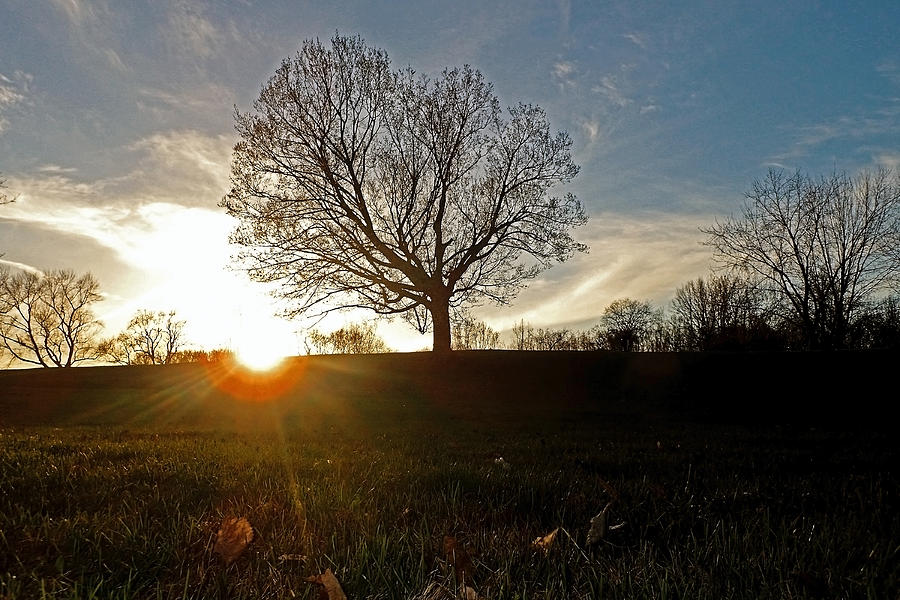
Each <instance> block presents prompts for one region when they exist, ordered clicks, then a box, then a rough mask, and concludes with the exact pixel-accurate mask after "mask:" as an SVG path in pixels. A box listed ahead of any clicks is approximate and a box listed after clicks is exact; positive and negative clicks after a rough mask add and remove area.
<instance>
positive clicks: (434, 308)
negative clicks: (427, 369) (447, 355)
mask: <svg viewBox="0 0 900 600" xmlns="http://www.w3.org/2000/svg"><path fill="white" fill-rule="evenodd" d="M431 323H432V327H433V328H434V345H433V346H432V350H433V351H434V352H441V353H444V352H450V300H449V299H447V300H443V301H441V300H437V301H434V300H433V301H432V304H431Z"/></svg>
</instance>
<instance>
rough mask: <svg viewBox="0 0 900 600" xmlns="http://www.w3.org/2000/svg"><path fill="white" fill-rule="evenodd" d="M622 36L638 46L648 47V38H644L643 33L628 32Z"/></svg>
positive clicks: (643, 48) (644, 48)
mask: <svg viewBox="0 0 900 600" xmlns="http://www.w3.org/2000/svg"><path fill="white" fill-rule="evenodd" d="M622 37H623V38H625V39H626V40H628V41H629V42H631V43H633V44H635V45H636V46H639V47H640V48H641V49H642V50H646V49H647V40H646V39H645V38H644V36H643V35H641V34H639V33H635V32H631V33H626V34H623V35H622Z"/></svg>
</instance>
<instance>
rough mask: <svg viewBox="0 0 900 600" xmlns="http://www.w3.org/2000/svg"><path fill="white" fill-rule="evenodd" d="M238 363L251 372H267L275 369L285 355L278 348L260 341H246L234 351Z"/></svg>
mask: <svg viewBox="0 0 900 600" xmlns="http://www.w3.org/2000/svg"><path fill="white" fill-rule="evenodd" d="M235 357H236V358H237V360H238V362H239V363H241V364H242V365H243V366H245V367H247V368H248V369H252V370H253V371H268V370H270V369H274V368H275V367H277V366H278V365H279V364H280V363H281V361H283V360H284V358H285V355H284V353H283V352H282V351H280V350H279V349H278V348H276V347H274V346H271V345H269V344H265V343H263V342H260V341H246V342H244V343H243V344H242V345H241V347H239V348H236V349H235Z"/></svg>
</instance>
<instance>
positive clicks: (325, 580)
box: [306, 569, 347, 600]
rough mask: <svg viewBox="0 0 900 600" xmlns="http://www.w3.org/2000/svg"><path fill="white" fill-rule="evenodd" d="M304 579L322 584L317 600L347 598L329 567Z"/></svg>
mask: <svg viewBox="0 0 900 600" xmlns="http://www.w3.org/2000/svg"><path fill="white" fill-rule="evenodd" d="M306 581H307V582H308V583H314V584H316V585H320V586H322V588H321V589H320V590H319V600H347V595H346V594H345V593H344V590H342V589H341V584H340V583H339V582H338V580H337V577H335V576H334V573H332V572H331V569H325V572H324V573H322V574H321V575H310V576H309V577H307V578H306Z"/></svg>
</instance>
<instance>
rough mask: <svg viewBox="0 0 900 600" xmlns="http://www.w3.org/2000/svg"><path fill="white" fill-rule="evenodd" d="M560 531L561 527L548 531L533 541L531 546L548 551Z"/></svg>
mask: <svg viewBox="0 0 900 600" xmlns="http://www.w3.org/2000/svg"><path fill="white" fill-rule="evenodd" d="M557 533H559V527H557V528H556V529H554V530H553V531H551V532H550V533H548V534H547V535H545V536H543V537H539V538H537V539H535V540H534V541H533V542H531V547H532V548H534V549H535V550H541V551H543V552H545V553H546V552H548V551H549V550H550V546H551V545H553V540H555V539H556V534H557Z"/></svg>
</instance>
